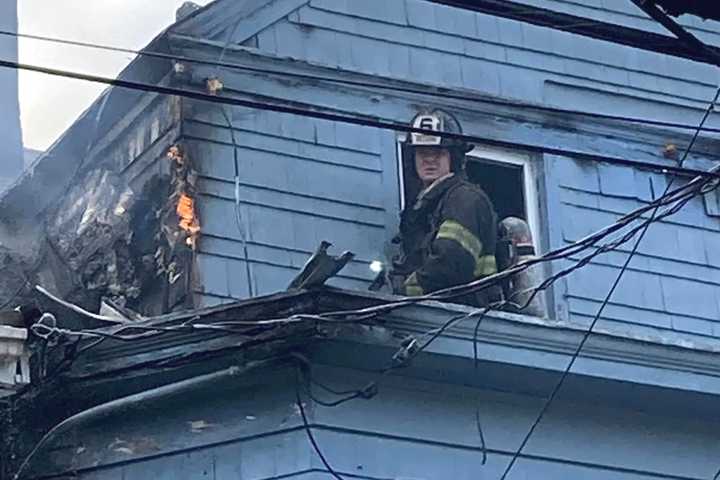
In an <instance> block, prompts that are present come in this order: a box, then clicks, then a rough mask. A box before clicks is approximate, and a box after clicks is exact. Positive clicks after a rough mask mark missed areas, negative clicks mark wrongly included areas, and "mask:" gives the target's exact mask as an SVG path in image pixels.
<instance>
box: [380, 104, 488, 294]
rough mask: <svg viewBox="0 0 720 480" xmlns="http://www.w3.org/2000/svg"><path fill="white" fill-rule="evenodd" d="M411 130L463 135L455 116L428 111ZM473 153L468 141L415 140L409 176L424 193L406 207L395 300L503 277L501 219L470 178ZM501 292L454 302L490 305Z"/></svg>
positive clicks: (408, 148)
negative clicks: (468, 160)
mask: <svg viewBox="0 0 720 480" xmlns="http://www.w3.org/2000/svg"><path fill="white" fill-rule="evenodd" d="M412 126H413V127H414V128H420V129H424V130H434V131H437V132H447V133H458V134H460V133H462V129H461V127H460V124H459V123H458V121H457V120H456V119H455V117H453V116H452V115H450V114H449V113H447V112H444V111H442V110H433V111H425V112H421V113H420V114H418V115H417V116H416V117H415V118H414V119H413V121H412ZM471 149H472V145H469V144H467V143H465V142H464V141H462V140H457V139H450V138H446V137H440V136H433V135H425V134H417V133H411V134H409V135H408V139H407V140H406V142H405V143H404V145H403V150H404V154H403V158H404V159H405V160H406V161H408V160H409V161H411V162H413V163H414V165H413V166H414V168H412V169H411V168H409V167H410V166H409V165H408V168H406V171H408V170H409V175H411V176H412V178H410V179H409V181H411V183H412V182H413V181H415V182H416V183H417V185H418V188H419V189H420V191H419V193H418V194H417V196H416V197H415V199H414V201H408V202H407V205H406V206H405V209H404V210H403V212H402V214H401V222H400V234H399V235H398V236H397V237H396V238H395V242H396V243H399V244H400V249H401V254H400V256H399V257H398V258H397V259H396V260H395V261H394V262H393V269H392V271H391V273H390V279H391V281H392V285H393V290H394V292H395V293H396V294H399V295H407V296H417V295H423V294H427V293H431V292H434V291H436V290H440V289H444V288H447V287H452V286H455V285H460V284H464V283H468V282H471V281H473V280H475V279H478V278H481V277H484V276H487V275H491V274H493V273H495V272H496V271H497V266H496V262H495V244H496V237H497V215H496V214H495V210H494V208H493V205H492V202H491V201H490V199H489V198H488V196H487V195H486V194H485V192H483V191H482V190H481V189H480V187H479V186H477V185H475V184H473V183H471V182H470V181H468V179H467V176H466V173H465V154H466V153H467V152H468V151H470V150H471ZM499 291H500V290H499V289H498V288H492V289H488V290H484V291H481V292H479V293H478V294H475V295H472V296H470V297H465V298H461V299H456V300H455V301H458V302H461V303H469V304H473V305H478V306H481V305H487V304H488V303H489V302H491V301H494V300H497V299H498V298H499V295H500V294H499Z"/></svg>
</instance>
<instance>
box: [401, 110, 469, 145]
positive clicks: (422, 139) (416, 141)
mask: <svg viewBox="0 0 720 480" xmlns="http://www.w3.org/2000/svg"><path fill="white" fill-rule="evenodd" d="M411 126H412V127H413V128H421V129H423V130H433V131H435V132H440V133H456V134H460V135H462V133H463V131H462V127H461V126H460V122H458V121H457V119H456V118H455V117H454V116H453V115H451V114H449V113H448V112H446V111H444V110H439V109H436V110H424V111H422V112H420V113H418V114H417V115H415V118H413V119H412V123H411ZM405 143H406V144H407V145H408V146H410V147H433V146H439V147H446V148H448V149H458V150H461V151H462V153H467V152H469V151H470V150H472V145H469V144H468V143H467V142H465V141H464V140H460V139H457V138H448V137H441V136H434V135H428V134H425V133H410V134H408V139H407V141H406V142H405Z"/></svg>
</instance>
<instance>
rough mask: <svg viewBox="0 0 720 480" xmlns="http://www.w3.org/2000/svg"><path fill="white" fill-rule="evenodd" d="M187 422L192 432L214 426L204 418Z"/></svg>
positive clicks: (200, 431)
mask: <svg viewBox="0 0 720 480" xmlns="http://www.w3.org/2000/svg"><path fill="white" fill-rule="evenodd" d="M188 423H189V424H190V430H191V431H192V432H193V433H202V432H203V431H204V430H207V429H209V428H213V427H215V424H214V423H208V422H206V421H205V420H194V421H192V422H188Z"/></svg>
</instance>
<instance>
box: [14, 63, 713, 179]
mask: <svg viewBox="0 0 720 480" xmlns="http://www.w3.org/2000/svg"><path fill="white" fill-rule="evenodd" d="M0 67H5V68H12V69H19V70H27V71H31V72H37V73H42V74H45V75H52V76H58V77H64V78H71V79H75V80H82V81H88V82H93V83H100V84H104V85H109V86H113V87H119V88H126V89H129V90H137V91H143V92H148V93H158V94H163V95H173V96H178V97H183V98H190V99H193V100H199V101H204V102H209V103H214V104H219V105H232V106H237V107H245V108H251V109H257V110H267V111H272V112H278V113H287V114H291V115H299V116H303V117H308V118H316V119H320V120H328V121H332V122H339V123H347V124H351V125H359V126H364V127H372V128H379V129H384V130H394V131H402V132H408V133H424V134H432V135H435V136H440V137H446V138H451V139H456V140H464V141H468V142H479V143H482V144H484V145H488V146H495V147H501V148H512V149H516V150H526V151H530V152H539V153H548V154H552V155H558V156H567V157H573V158H575V159H578V160H587V161H594V162H606V163H611V164H616V165H624V166H631V167H635V168H645V169H649V170H653V171H659V172H662V173H668V172H675V173H678V174H686V175H687V174H690V175H705V176H709V177H713V178H719V179H720V173H718V172H708V171H702V170H696V169H689V168H679V167H675V166H672V165H657V164H651V163H647V162H642V161H637V160H627V159H624V158H619V157H609V156H604V155H598V154H592V153H587V152H579V151H574V150H566V149H562V148H556V147H547V146H544V145H537V144H528V143H519V142H511V141H504V140H497V139H491V138H483V137H479V136H477V135H467V134H458V133H449V132H436V131H432V130H425V129H422V128H414V127H411V126H408V125H406V124H403V123H399V122H388V121H382V120H378V119H377V117H370V116H360V115H346V114H339V113H330V112H326V111H320V110H313V109H311V108H309V107H295V106H292V105H291V104H287V103H285V104H280V103H267V102H262V101H257V100H247V99H242V98H237V97H220V96H217V95H212V94H209V93H204V92H200V91H196V90H188V89H183V88H177V87H169V86H165V85H156V84H150V83H145V82H136V81H130V80H123V79H116V78H109V77H103V76H99V75H91V74H84V73H78V72H73V71H69V70H61V69H56V68H50V67H43V66H39V65H29V64H24V63H19V62H13V61H8V60H0Z"/></svg>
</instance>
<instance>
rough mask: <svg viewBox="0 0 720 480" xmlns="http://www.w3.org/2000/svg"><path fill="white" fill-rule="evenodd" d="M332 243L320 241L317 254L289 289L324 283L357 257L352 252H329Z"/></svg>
mask: <svg viewBox="0 0 720 480" xmlns="http://www.w3.org/2000/svg"><path fill="white" fill-rule="evenodd" d="M331 246H332V243H330V242H326V241H323V242H321V243H320V246H319V247H318V249H317V251H316V252H315V254H314V255H313V256H312V257H310V259H309V260H308V261H307V263H306V264H305V266H304V267H303V269H302V270H301V271H300V273H299V274H298V275H297V276H296V277H295V278H294V279H293V281H292V282H291V283H290V286H288V290H294V289H301V288H313V287H319V286H321V285H323V284H324V283H325V282H326V281H327V280H328V279H330V278H332V277H334V276H335V275H337V273H338V272H339V271H340V270H342V269H343V267H345V265H347V263H348V262H349V261H350V260H352V259H353V258H354V257H355V254H353V253H351V252H344V253H343V254H342V255H340V256H339V257H333V256H330V255H328V254H327V250H328V248H330V247H331Z"/></svg>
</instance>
